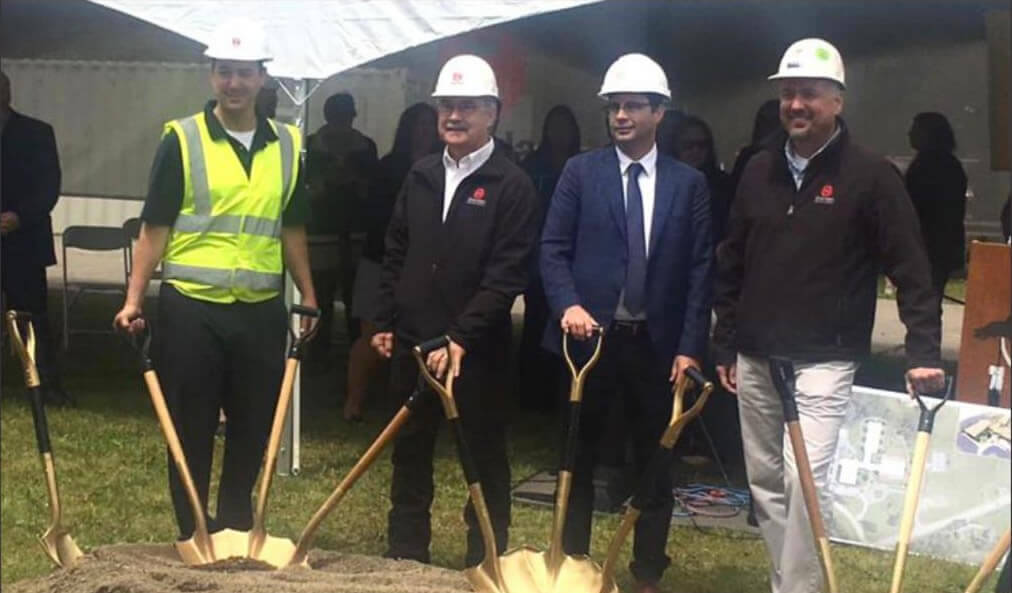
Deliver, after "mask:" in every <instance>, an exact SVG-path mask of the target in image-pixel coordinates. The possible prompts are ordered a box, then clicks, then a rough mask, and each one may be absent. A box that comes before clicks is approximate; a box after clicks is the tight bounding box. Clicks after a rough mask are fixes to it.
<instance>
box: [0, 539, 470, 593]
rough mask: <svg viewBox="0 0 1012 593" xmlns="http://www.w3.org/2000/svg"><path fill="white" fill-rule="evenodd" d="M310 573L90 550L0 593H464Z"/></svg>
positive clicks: (366, 571)
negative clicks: (74, 561) (72, 562)
mask: <svg viewBox="0 0 1012 593" xmlns="http://www.w3.org/2000/svg"><path fill="white" fill-rule="evenodd" d="M309 563H310V565H311V566H312V567H313V568H312V569H306V568H302V567H293V568H288V569H285V570H273V569H271V568H270V567H269V566H266V565H264V564H261V563H259V562H257V561H251V560H239V559H236V560H229V561H224V562H219V563H216V564H214V565H210V566H205V567H188V566H186V565H184V564H183V563H182V562H180V560H179V557H178V556H177V555H176V552H175V550H174V549H173V548H172V546H171V545H157V544H147V545H134V544H131V545H116V546H107V547H103V548H98V549H96V550H94V551H92V553H90V554H88V555H87V556H85V557H84V558H82V559H81V561H80V563H79V564H78V565H77V566H75V567H74V568H71V569H68V570H57V571H54V572H53V573H51V574H49V575H47V576H45V577H42V578H39V579H34V580H26V581H21V582H19V583H14V584H13V585H10V586H7V587H4V592H5V593H173V592H177V591H178V592H182V593H198V592H213V593H409V592H410V593H466V592H468V591H471V587H470V585H469V584H468V582H467V579H466V578H464V576H463V575H462V574H461V573H460V572H459V571H454V570H449V569H446V568H439V567H435V566H429V565H425V564H419V563H417V562H410V561H398V560H388V559H385V558H377V557H372V556H357V555H354V554H338V553H336V552H325V551H319V550H316V551H314V552H313V553H311V554H310V556H309Z"/></svg>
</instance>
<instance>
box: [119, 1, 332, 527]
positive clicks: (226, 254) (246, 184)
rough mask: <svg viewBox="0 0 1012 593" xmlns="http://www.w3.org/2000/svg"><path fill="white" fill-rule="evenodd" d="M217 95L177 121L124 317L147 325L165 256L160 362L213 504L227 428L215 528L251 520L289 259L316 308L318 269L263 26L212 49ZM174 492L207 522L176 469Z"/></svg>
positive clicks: (155, 172) (279, 357) (280, 353)
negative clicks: (272, 100) (214, 474)
mask: <svg viewBox="0 0 1012 593" xmlns="http://www.w3.org/2000/svg"><path fill="white" fill-rule="evenodd" d="M204 55H206V56H207V57H209V58H210V59H211V72H210V82H211V87H212V89H213V91H214V95H215V98H216V100H213V101H210V102H208V104H207V106H206V107H205V108H204V111H203V112H202V113H198V114H196V115H192V116H190V117H186V118H183V119H179V120H175V121H171V122H168V123H167V124H166V125H165V133H164V135H163V137H162V142H161V145H160V146H159V148H158V152H157V154H156V155H155V162H154V165H153V167H152V171H151V184H150V189H149V192H148V196H147V199H146V201H145V203H144V209H143V212H142V214H141V219H142V220H143V225H142V227H141V232H140V237H139V239H138V241H137V247H136V249H135V250H134V257H133V273H132V274H131V277H130V284H129V288H128V291H127V297H126V302H125V303H124V304H123V308H122V310H120V312H119V313H118V314H117V315H116V318H115V320H114V322H113V324H114V326H115V327H117V328H119V329H124V330H127V331H130V332H136V331H140V330H141V329H142V327H143V321H142V320H141V319H140V316H141V312H142V310H141V306H142V303H143V301H144V294H145V291H146V289H147V285H148V281H149V280H150V278H151V275H152V273H153V271H154V269H155V267H156V266H157V265H158V263H159V262H161V264H162V278H163V283H162V285H161V289H160V292H159V298H158V316H157V319H158V331H157V332H156V333H155V343H154V346H155V351H154V362H155V368H156V370H157V371H158V373H159V377H160V379H161V382H162V387H163V389H164V392H165V398H166V401H167V403H168V406H169V410H170V411H171V412H172V416H173V418H174V421H175V424H176V429H177V431H178V432H179V436H180V439H181V440H182V445H183V450H184V452H185V454H186V458H187V460H188V462H189V465H190V470H191V472H192V474H193V478H194V481H195V482H196V486H197V490H198V492H199V493H200V497H201V499H202V501H203V503H204V505H205V506H206V504H207V494H208V486H209V482H210V473H211V458H212V452H213V449H214V433H215V430H216V429H217V427H218V411H219V408H220V409H223V410H224V411H225V414H226V416H227V417H228V424H227V426H226V431H225V439H226V440H225V458H224V465H223V468H222V475H221V483H220V486H219V491H218V509H217V514H216V517H215V520H214V521H213V522H212V526H213V527H214V528H217V529H225V528H232V529H238V530H247V529H249V528H250V527H251V525H252V514H253V513H252V507H251V502H250V493H251V491H252V488H253V485H254V483H255V481H256V477H257V473H258V470H259V466H260V463H261V461H262V458H263V452H264V447H265V445H266V441H267V435H268V431H269V429H270V425H271V418H272V416H273V413H274V407H275V405H276V402H277V394H278V390H279V387H280V385H281V376H282V373H283V364H284V349H285V337H286V323H287V316H286V314H285V307H284V302H283V300H282V298H283V297H282V292H283V286H284V270H285V268H286V267H287V270H288V272H289V273H290V274H291V275H292V278H293V279H294V281H295V284H296V286H298V288H299V290H300V291H301V292H302V295H303V296H302V303H303V304H304V305H307V306H310V307H316V296H315V293H314V292H313V285H312V281H311V279H310V271H309V257H308V255H307V248H306V233H305V222H306V219H307V217H308V212H309V210H308V208H309V207H308V200H307V198H306V196H305V190H304V189H303V184H302V172H301V167H300V162H299V151H300V149H301V144H302V138H301V136H300V134H299V130H298V128H296V127H294V126H289V125H286V124H282V123H279V122H275V121H273V120H270V119H266V118H264V117H263V116H258V115H257V114H256V113H255V109H254V105H255V99H256V96H257V93H258V91H259V90H260V89H261V87H263V84H264V81H265V79H266V77H267V74H266V69H265V67H264V62H266V61H268V60H270V59H271V55H270V52H269V51H268V47H267V40H266V37H265V36H264V33H263V31H262V30H261V29H260V28H259V27H257V26H256V25H254V24H253V23H250V22H246V21H234V22H230V23H226V24H224V25H223V26H222V27H221V28H220V29H219V30H218V31H217V34H216V36H215V37H214V38H213V40H212V42H211V45H210V46H209V47H208V48H207V50H206V51H205V52H204ZM168 467H169V489H170V492H171V494H172V502H173V505H174V506H175V512H176V519H177V521H178V524H179V530H180V533H181V535H182V536H183V537H184V538H185V537H188V536H189V534H190V533H192V531H193V527H194V521H193V517H192V514H191V512H190V507H189V506H188V505H187V503H186V497H185V495H184V490H183V488H182V484H181V482H180V480H179V476H178V474H177V472H176V468H175V466H174V465H173V464H172V463H169V464H168Z"/></svg>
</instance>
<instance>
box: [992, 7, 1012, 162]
mask: <svg viewBox="0 0 1012 593" xmlns="http://www.w3.org/2000/svg"><path fill="white" fill-rule="evenodd" d="M1010 26H1012V23H1010V19H1009V11H1007V10H1002V11H994V12H990V13H988V15H987V55H988V65H989V70H990V80H989V83H988V98H989V101H988V102H989V105H990V112H991V169H993V170H996V171H997V170H1003V171H1008V170H1009V135H1010V134H1012V129H1010V128H1009V117H1008V112H1009V68H1010V64H1009V53H1010V51H1012V40H1010V35H1009V28H1010Z"/></svg>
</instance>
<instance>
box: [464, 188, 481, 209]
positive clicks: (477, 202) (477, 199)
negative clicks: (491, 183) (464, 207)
mask: <svg viewBox="0 0 1012 593" xmlns="http://www.w3.org/2000/svg"><path fill="white" fill-rule="evenodd" d="M467 203H468V204H470V205H472V206H484V205H485V188H484V187H479V188H477V189H475V190H474V191H473V192H471V197H469V198H468V199H467Z"/></svg>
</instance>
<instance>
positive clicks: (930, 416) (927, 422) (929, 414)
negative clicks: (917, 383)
mask: <svg viewBox="0 0 1012 593" xmlns="http://www.w3.org/2000/svg"><path fill="white" fill-rule="evenodd" d="M943 389H944V392H943V393H942V394H941V395H942V397H941V399H939V400H938V403H937V404H935V405H933V406H928V405H927V404H925V403H924V399H923V398H922V397H921V395H922V394H920V393H917V392H916V391H915V392H914V399H915V400H917V406H918V407H920V409H921V416H920V420H919V421H918V423H917V430H918V432H926V433H929V434H930V433H931V431H932V430H934V429H935V414H937V413H938V410H940V409H941V407H942V406H944V405H945V402H947V401H949V399H950V398H951V397H952V377H946V378H945V387H944V388H943ZM936 395H937V394H936Z"/></svg>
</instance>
